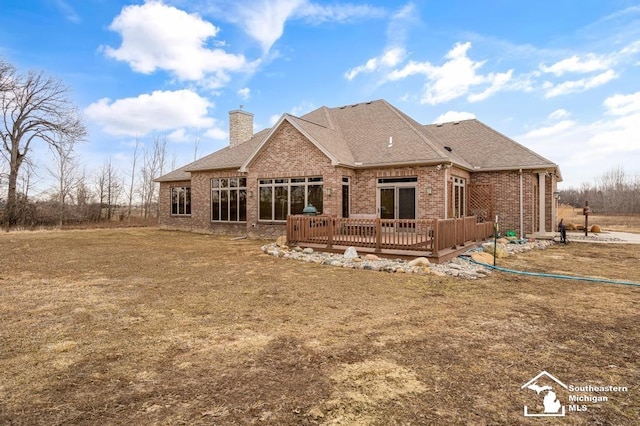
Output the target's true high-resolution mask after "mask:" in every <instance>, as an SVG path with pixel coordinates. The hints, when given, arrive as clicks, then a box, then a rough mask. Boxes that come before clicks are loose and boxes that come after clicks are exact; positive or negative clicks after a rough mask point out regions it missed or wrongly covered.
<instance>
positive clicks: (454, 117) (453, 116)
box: [433, 111, 476, 124]
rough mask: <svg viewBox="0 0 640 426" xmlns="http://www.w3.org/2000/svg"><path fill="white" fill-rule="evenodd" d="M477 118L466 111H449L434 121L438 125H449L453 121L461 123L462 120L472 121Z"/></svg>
mask: <svg viewBox="0 0 640 426" xmlns="http://www.w3.org/2000/svg"><path fill="white" fill-rule="evenodd" d="M474 118H476V115H475V114H473V113H471V112H464V111H447V112H445V113H444V114H441V115H440V116H438V118H436V119H435V120H433V123H434V124H437V123H449V122H452V121H461V120H471V119H474Z"/></svg>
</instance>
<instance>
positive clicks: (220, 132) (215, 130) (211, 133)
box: [204, 127, 229, 140]
mask: <svg viewBox="0 0 640 426" xmlns="http://www.w3.org/2000/svg"><path fill="white" fill-rule="evenodd" d="M204 136H205V137H206V138H209V139H215V140H226V139H227V138H228V137H229V133H228V132H227V131H226V130H224V129H221V128H219V127H212V128H210V129H208V130H207V131H206V132H204Z"/></svg>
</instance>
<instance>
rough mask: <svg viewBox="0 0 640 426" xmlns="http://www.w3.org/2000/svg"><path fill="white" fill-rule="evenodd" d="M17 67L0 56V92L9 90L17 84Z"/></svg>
mask: <svg viewBox="0 0 640 426" xmlns="http://www.w3.org/2000/svg"><path fill="white" fill-rule="evenodd" d="M15 72H16V71H15V68H14V67H13V65H11V64H10V63H8V62H6V61H5V60H4V59H3V58H0V92H8V91H10V90H11V88H12V87H13V85H14V84H15Z"/></svg>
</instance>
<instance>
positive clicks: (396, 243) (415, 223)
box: [287, 215, 493, 256]
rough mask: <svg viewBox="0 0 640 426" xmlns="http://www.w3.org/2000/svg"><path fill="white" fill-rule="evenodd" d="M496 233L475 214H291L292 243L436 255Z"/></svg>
mask: <svg viewBox="0 0 640 426" xmlns="http://www.w3.org/2000/svg"><path fill="white" fill-rule="evenodd" d="M492 235H493V224H492V223H491V222H485V223H477V220H476V217H475V216H469V217H465V218H459V219H380V218H373V219H361V218H358V219H355V218H342V217H332V216H302V215H294V216H289V217H288V218H287V241H288V242H289V244H305V243H307V244H319V245H323V246H325V247H326V248H327V249H332V248H333V247H334V246H354V247H367V248H372V249H374V251H376V252H381V251H383V250H409V251H416V252H424V253H430V254H433V255H435V256H437V255H438V252H439V251H440V250H442V249H448V248H456V247H457V246H463V245H465V244H466V243H468V242H472V241H480V240H482V239H485V238H488V237H491V236H492Z"/></svg>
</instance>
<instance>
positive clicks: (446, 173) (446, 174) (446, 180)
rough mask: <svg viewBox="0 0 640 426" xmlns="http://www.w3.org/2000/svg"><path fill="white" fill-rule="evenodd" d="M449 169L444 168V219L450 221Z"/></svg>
mask: <svg viewBox="0 0 640 426" xmlns="http://www.w3.org/2000/svg"><path fill="white" fill-rule="evenodd" d="M448 183H449V168H447V167H445V168H444V218H445V219H449V213H448V212H449V185H448Z"/></svg>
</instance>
